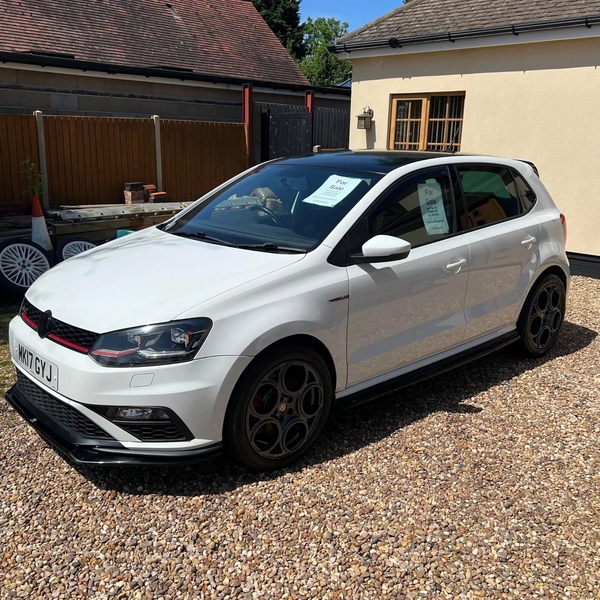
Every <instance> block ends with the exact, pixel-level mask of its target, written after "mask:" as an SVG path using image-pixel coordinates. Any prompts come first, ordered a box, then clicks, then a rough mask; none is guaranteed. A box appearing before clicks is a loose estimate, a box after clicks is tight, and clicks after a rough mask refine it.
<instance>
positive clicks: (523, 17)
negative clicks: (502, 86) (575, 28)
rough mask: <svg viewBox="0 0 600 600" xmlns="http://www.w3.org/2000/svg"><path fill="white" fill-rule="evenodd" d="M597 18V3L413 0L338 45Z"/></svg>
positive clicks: (594, 0)
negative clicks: (578, 18)
mask: <svg viewBox="0 0 600 600" xmlns="http://www.w3.org/2000/svg"><path fill="white" fill-rule="evenodd" d="M598 15H600V0H560V1H559V0H485V2H483V1H482V0H412V2H409V3H408V4H405V5H403V6H401V7H400V8H397V9H395V10H393V11H392V12H390V13H388V14H387V15H384V16H383V17H380V18H378V19H376V20H375V21H372V22H371V23H368V24H367V25H365V26H364V27H361V28H360V29H357V30H355V31H353V32H351V33H349V34H348V35H346V36H344V37H343V38H341V39H340V40H338V42H337V43H338V44H344V43H345V44H354V43H359V42H372V41H376V40H386V39H391V38H398V39H403V38H413V37H415V38H416V37H420V36H427V35H435V34H446V33H458V32H463V31H468V30H476V29H488V28H493V27H500V26H511V25H520V24H525V23H539V22H545V21H556V20H559V19H571V18H577V17H588V16H598Z"/></svg>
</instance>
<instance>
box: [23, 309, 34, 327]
mask: <svg viewBox="0 0 600 600" xmlns="http://www.w3.org/2000/svg"><path fill="white" fill-rule="evenodd" d="M21 319H23V321H25V323H27V325H29V326H30V327H33V328H34V329H37V328H38V326H37V324H36V323H34V322H33V321H32V320H31V319H30V318H29V317H28V316H27V315H26V314H25V313H24V312H22V313H21Z"/></svg>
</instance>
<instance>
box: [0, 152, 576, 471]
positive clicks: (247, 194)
mask: <svg viewBox="0 0 600 600" xmlns="http://www.w3.org/2000/svg"><path fill="white" fill-rule="evenodd" d="M565 235H566V227H565V221H564V217H563V216H562V215H561V214H560V213H559V211H558V210H557V208H556V207H555V205H554V203H553V202H552V199H551V198H550V196H549V195H548V192H547V191H546V189H545V188H544V186H543V185H542V183H541V182H540V180H539V179H538V177H537V175H536V172H535V167H532V165H530V164H528V163H526V162H522V161H518V160H505V159H499V158H490V157H484V156H462V155H461V156H458V155H457V156H451V155H447V154H431V153H398V152H394V153H392V152H356V153H353V152H342V153H335V154H333V153H332V154H317V155H313V156H309V157H303V158H294V159H287V160H280V161H275V162H271V163H267V164H264V165H260V166H258V167H256V168H254V169H251V170H250V171H248V172H246V173H243V174H242V175H240V176H238V177H236V178H234V179H232V180H231V181H229V182H227V183H225V184H223V185H222V186H220V187H219V188H217V189H216V190H214V191H213V192H211V193H209V194H207V195H206V196H204V197H203V198H201V199H200V200H198V202H196V203H195V204H193V205H192V206H190V207H189V208H188V209H186V210H185V211H183V212H181V213H180V214H179V215H177V216H176V217H174V218H173V219H171V220H170V221H168V222H167V223H165V224H163V225H161V226H158V227H153V228H151V229H147V230H144V231H141V232H139V233H137V234H133V235H130V236H127V237H125V238H121V239H118V240H116V241H113V242H110V243H108V244H105V245H104V246H101V247H98V248H96V249H93V250H90V251H88V252H85V253H84V254H82V255H79V256H77V257H75V258H72V259H70V260H67V261H65V262H63V263H61V264H59V265H58V266H56V267H55V268H53V269H51V270H50V271H48V272H47V273H46V274H45V275H43V276H42V277H40V279H39V280H38V281H36V282H35V283H34V285H33V286H32V287H31V288H30V289H29V291H28V292H27V295H26V298H25V299H24V301H23V305H22V307H21V310H20V314H19V315H18V316H17V317H15V319H14V320H13V321H12V322H11V325H10V349H11V354H12V359H13V361H14V364H15V365H16V369H17V376H18V379H17V383H16V384H15V386H14V387H13V388H12V389H11V390H10V391H9V392H8V394H7V399H8V401H9V402H10V403H11V404H12V405H13V406H14V407H15V408H16V410H17V411H18V412H19V413H20V414H21V415H22V416H23V417H24V418H25V419H27V421H29V422H30V423H31V424H32V425H33V427H35V429H36V430H37V431H38V432H39V433H40V434H41V435H42V436H43V437H44V438H45V439H46V440H48V441H49V442H50V443H51V444H53V445H54V446H55V447H57V448H59V449H61V450H62V451H64V452H66V453H67V454H69V455H70V456H71V457H72V458H73V459H75V460H76V461H80V462H86V463H99V464H125V463H127V464H147V463H154V464H155V463H161V464H164V463H185V462H191V461H194V460H198V459H199V458H202V457H205V456H208V455H210V454H212V453H214V452H215V451H220V450H221V449H222V448H224V449H225V450H226V451H227V452H228V453H229V454H230V455H231V456H233V457H234V458H235V459H236V460H237V461H239V462H240V463H242V464H245V465H247V466H249V467H253V468H257V469H269V468H279V467H282V466H284V465H286V464H288V463H290V462H291V461H293V460H294V459H296V458H297V457H299V456H300V455H301V454H303V453H304V452H306V451H307V450H308V448H309V447H310V446H311V445H312V444H313V443H314V442H315V440H316V439H317V437H318V436H319V434H320V433H321V432H322V430H323V427H324V425H325V422H326V420H327V417H328V415H329V412H330V408H331V406H332V403H333V402H334V401H335V402H337V403H340V404H344V403H350V402H355V401H356V400H358V399H365V398H366V399H368V398H372V397H374V396H377V395H380V394H382V393H384V392H385V391H388V390H391V389H394V388H398V387H401V386H402V385H404V384H406V383H412V382H414V381H416V380H417V379H420V378H424V377H429V376H431V375H434V374H435V373H437V372H440V371H442V370H447V369H448V368H450V367H452V366H454V365H457V364H460V363H464V362H465V361H466V360H470V359H472V358H476V357H478V356H481V355H483V354H486V353H488V352H491V351H492V350H495V349H496V348H499V347H501V346H504V345H507V344H509V343H512V342H519V343H520V347H521V349H522V350H523V351H525V353H526V354H528V355H530V356H534V357H537V356H542V355H543V354H545V353H546V352H548V350H550V348H551V347H552V346H553V344H554V343H555V342H556V339H557V336H558V333H559V330H560V328H561V325H562V323H563V319H564V315H565V301H566V294H567V289H568V285H569V264H568V261H567V257H566V255H565Z"/></svg>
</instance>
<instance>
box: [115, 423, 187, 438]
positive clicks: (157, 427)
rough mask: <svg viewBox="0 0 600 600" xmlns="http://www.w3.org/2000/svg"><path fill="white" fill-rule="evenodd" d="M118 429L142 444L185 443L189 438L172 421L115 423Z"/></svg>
mask: <svg viewBox="0 0 600 600" xmlns="http://www.w3.org/2000/svg"><path fill="white" fill-rule="evenodd" d="M115 425H116V426H117V427H120V428H121V429H124V430H125V431H127V433H130V434H131V435H134V436H135V437H136V438H138V439H139V440H141V441H142V442H184V441H185V440H186V439H189V438H187V437H186V436H185V435H183V433H181V431H179V427H177V425H175V424H174V423H171V422H170V421H153V422H147V423H126V422H123V421H119V422H115Z"/></svg>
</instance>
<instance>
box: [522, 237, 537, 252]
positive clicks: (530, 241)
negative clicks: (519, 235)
mask: <svg viewBox="0 0 600 600" xmlns="http://www.w3.org/2000/svg"><path fill="white" fill-rule="evenodd" d="M536 242H537V239H536V238H534V237H533V236H532V235H529V236H527V237H526V238H525V239H524V240H523V241H522V242H521V246H525V248H527V250H529V249H530V248H531V247H532V246H533V245H534V244H535V243H536Z"/></svg>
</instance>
